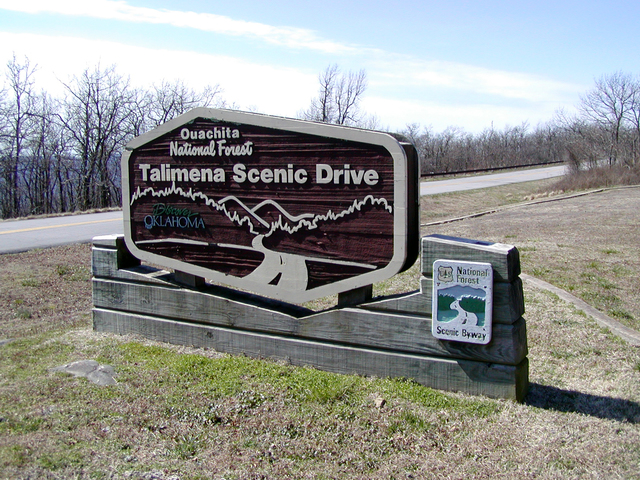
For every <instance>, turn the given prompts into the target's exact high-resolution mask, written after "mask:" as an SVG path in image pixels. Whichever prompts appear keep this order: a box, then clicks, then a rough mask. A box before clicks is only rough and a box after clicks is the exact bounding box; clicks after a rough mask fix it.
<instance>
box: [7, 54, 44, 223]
mask: <svg viewBox="0 0 640 480" xmlns="http://www.w3.org/2000/svg"><path fill="white" fill-rule="evenodd" d="M35 70H36V67H35V66H31V64H30V62H29V60H28V59H25V60H24V61H23V63H20V62H18V60H17V59H16V57H15V55H14V56H13V58H12V59H11V60H10V61H9V62H8V63H7V71H6V81H7V83H8V91H9V96H8V98H7V100H6V102H5V104H4V111H3V115H2V116H3V118H4V124H5V125H4V127H5V131H4V132H3V135H2V141H3V142H2V143H3V148H2V154H1V157H0V158H1V164H0V182H1V186H2V193H1V194H0V210H1V212H2V217H3V218H8V217H16V216H19V215H20V214H22V209H21V195H20V178H21V172H20V168H21V166H22V163H23V157H24V156H25V154H28V152H27V151H26V143H27V140H28V137H29V135H30V133H31V129H32V127H33V115H34V113H35V104H36V100H35V95H34V73H35Z"/></svg>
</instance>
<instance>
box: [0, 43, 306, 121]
mask: <svg viewBox="0 0 640 480" xmlns="http://www.w3.org/2000/svg"><path fill="white" fill-rule="evenodd" d="M13 46H18V48H13ZM14 52H15V53H16V56H17V59H18V61H19V62H21V61H22V60H23V56H26V57H27V58H28V59H29V61H30V62H31V64H32V66H33V65H35V64H37V65H38V71H37V72H36V82H37V85H38V86H39V87H40V88H42V89H44V90H45V91H47V92H48V93H50V94H52V95H54V96H58V95H61V94H62V86H61V84H60V80H62V81H68V79H69V77H70V76H72V75H80V74H81V73H82V72H83V71H84V70H85V69H87V68H88V69H93V68H94V67H95V66H97V65H98V64H100V65H101V66H102V67H103V68H104V67H107V66H110V65H116V71H117V72H118V73H119V74H121V75H124V76H130V78H131V81H132V83H133V84H134V85H137V86H142V87H149V86H150V85H151V84H153V83H156V84H159V83H160V82H161V81H162V80H168V81H172V80H176V79H181V80H183V81H184V82H185V83H186V84H187V85H190V86H191V87H192V88H197V89H199V88H202V87H204V86H206V85H216V84H219V85H220V87H222V89H223V94H222V97H223V98H224V99H225V100H226V101H227V102H229V103H233V102H235V103H236V104H238V105H239V106H240V107H241V108H245V109H246V108H256V109H257V110H259V111H260V112H263V113H268V114H272V115H283V116H290V117H291V116H295V114H296V112H298V110H300V109H302V108H305V107H306V106H307V105H308V103H309V101H310V99H311V97H312V96H313V95H314V94H315V92H316V89H317V87H316V83H317V78H316V76H315V75H314V74H307V73H304V72H301V71H299V70H297V69H295V68H277V67H273V66H270V65H266V64H258V63H250V62H246V61H243V60H241V59H238V58H233V57H228V56H224V55H211V54H203V53H195V52H187V51H177V50H159V49H149V48H143V47H137V46H132V45H125V44H121V43H116V42H108V41H98V40H88V39H79V38H74V37H51V36H44V35H35V34H11V33H2V32H0V58H4V59H7V60H8V59H10V58H11V56H12V55H13V53H14ZM70 52H73V54H70Z"/></svg>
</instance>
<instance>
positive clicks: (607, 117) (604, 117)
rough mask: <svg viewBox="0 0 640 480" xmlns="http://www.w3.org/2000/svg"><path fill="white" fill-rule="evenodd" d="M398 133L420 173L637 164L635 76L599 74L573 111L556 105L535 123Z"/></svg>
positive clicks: (639, 113) (639, 128)
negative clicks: (476, 129)
mask: <svg viewBox="0 0 640 480" xmlns="http://www.w3.org/2000/svg"><path fill="white" fill-rule="evenodd" d="M402 133H403V134H404V135H405V136H407V137H408V138H409V139H410V140H411V141H412V142H413V143H414V144H415V146H416V148H417V150H418V152H419V156H420V171H421V174H422V175H429V174H444V173H453V172H461V171H473V170H485V169H498V168H509V167H515V166H522V165H538V164H546V163H557V162H566V163H568V164H569V166H570V167H572V168H573V169H575V170H582V169H587V168H593V167H597V166H605V165H606V166H624V167H627V168H640V167H639V166H640V161H639V160H640V78H639V77H637V76H633V75H631V74H627V73H622V72H616V73H614V74H611V75H604V76H602V77H601V78H600V79H598V80H596V81H595V86H594V87H593V88H592V89H591V90H589V91H588V92H587V93H586V94H584V95H583V96H581V97H580V101H579V104H578V105H577V109H576V113H574V114H568V113H567V112H566V111H563V110H560V111H557V112H556V114H555V115H554V117H553V118H552V119H551V120H549V121H548V122H546V123H543V124H539V125H537V126H536V127H535V128H531V127H530V126H529V125H528V123H526V122H525V123H522V124H521V125H517V126H513V127H511V126H507V127H505V128H504V129H503V130H495V129H494V128H493V127H492V128H488V129H485V130H484V131H482V132H480V133H479V134H471V133H467V132H465V131H464V130H462V129H460V128H457V127H449V128H447V129H445V130H444V131H442V132H434V131H433V129H432V128H430V127H424V128H421V127H420V125H418V124H411V125H407V127H406V128H405V129H404V131H403V132H402Z"/></svg>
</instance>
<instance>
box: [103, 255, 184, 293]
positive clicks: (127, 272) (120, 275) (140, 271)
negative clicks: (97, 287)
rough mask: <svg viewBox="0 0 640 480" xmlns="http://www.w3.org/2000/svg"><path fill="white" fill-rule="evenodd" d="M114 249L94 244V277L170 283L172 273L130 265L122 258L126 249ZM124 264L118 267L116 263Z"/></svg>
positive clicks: (144, 266) (124, 256)
mask: <svg viewBox="0 0 640 480" xmlns="http://www.w3.org/2000/svg"><path fill="white" fill-rule="evenodd" d="M124 251H125V252H126V254H123V253H122V250H114V249H111V248H102V247H97V246H94V247H93V249H92V256H91V270H92V272H93V276H94V277H95V278H113V279H118V280H125V281H137V282H145V283H156V284H160V285H171V284H172V280H173V274H172V273H170V272H168V271H166V270H158V269H157V268H153V267H149V266H147V265H140V264H139V262H138V265H134V266H130V265H128V262H127V261H126V260H125V261H124V262H123V260H122V259H123V258H125V259H126V258H127V257H126V255H128V254H129V252H128V250H126V249H125V250H124ZM123 264H124V265H126V266H121V267H119V266H118V265H123Z"/></svg>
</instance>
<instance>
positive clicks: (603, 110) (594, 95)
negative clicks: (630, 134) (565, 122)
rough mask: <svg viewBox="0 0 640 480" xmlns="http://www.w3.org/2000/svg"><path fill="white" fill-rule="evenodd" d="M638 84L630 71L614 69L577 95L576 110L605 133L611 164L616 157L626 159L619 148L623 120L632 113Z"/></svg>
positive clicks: (620, 146)
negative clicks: (581, 94) (577, 108)
mask: <svg viewBox="0 0 640 480" xmlns="http://www.w3.org/2000/svg"><path fill="white" fill-rule="evenodd" d="M639 89H640V85H639V84H638V82H637V80H635V79H634V78H633V77H632V76H631V75H629V74H626V73H622V72H616V73H614V74H612V75H605V76H603V77H601V78H600V79H598V80H596V84H595V88H593V89H592V90H590V91H589V92H587V94H586V95H584V96H583V97H582V98H581V103H580V111H581V113H582V116H583V118H584V119H585V120H586V121H588V122H590V123H593V124H595V125H596V126H598V127H599V128H601V129H602V130H603V131H605V132H607V134H608V143H609V145H608V150H609V151H608V160H609V164H610V165H613V164H615V163H617V162H618V161H619V160H620V156H621V154H622V160H623V161H628V159H627V158H625V157H626V156H625V155H624V152H623V148H624V145H623V143H624V142H623V136H624V134H625V123H626V122H627V121H629V120H630V119H633V118H634V117H635V115H634V107H635V106H636V105H635V103H636V102H637V97H638V90H639Z"/></svg>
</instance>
